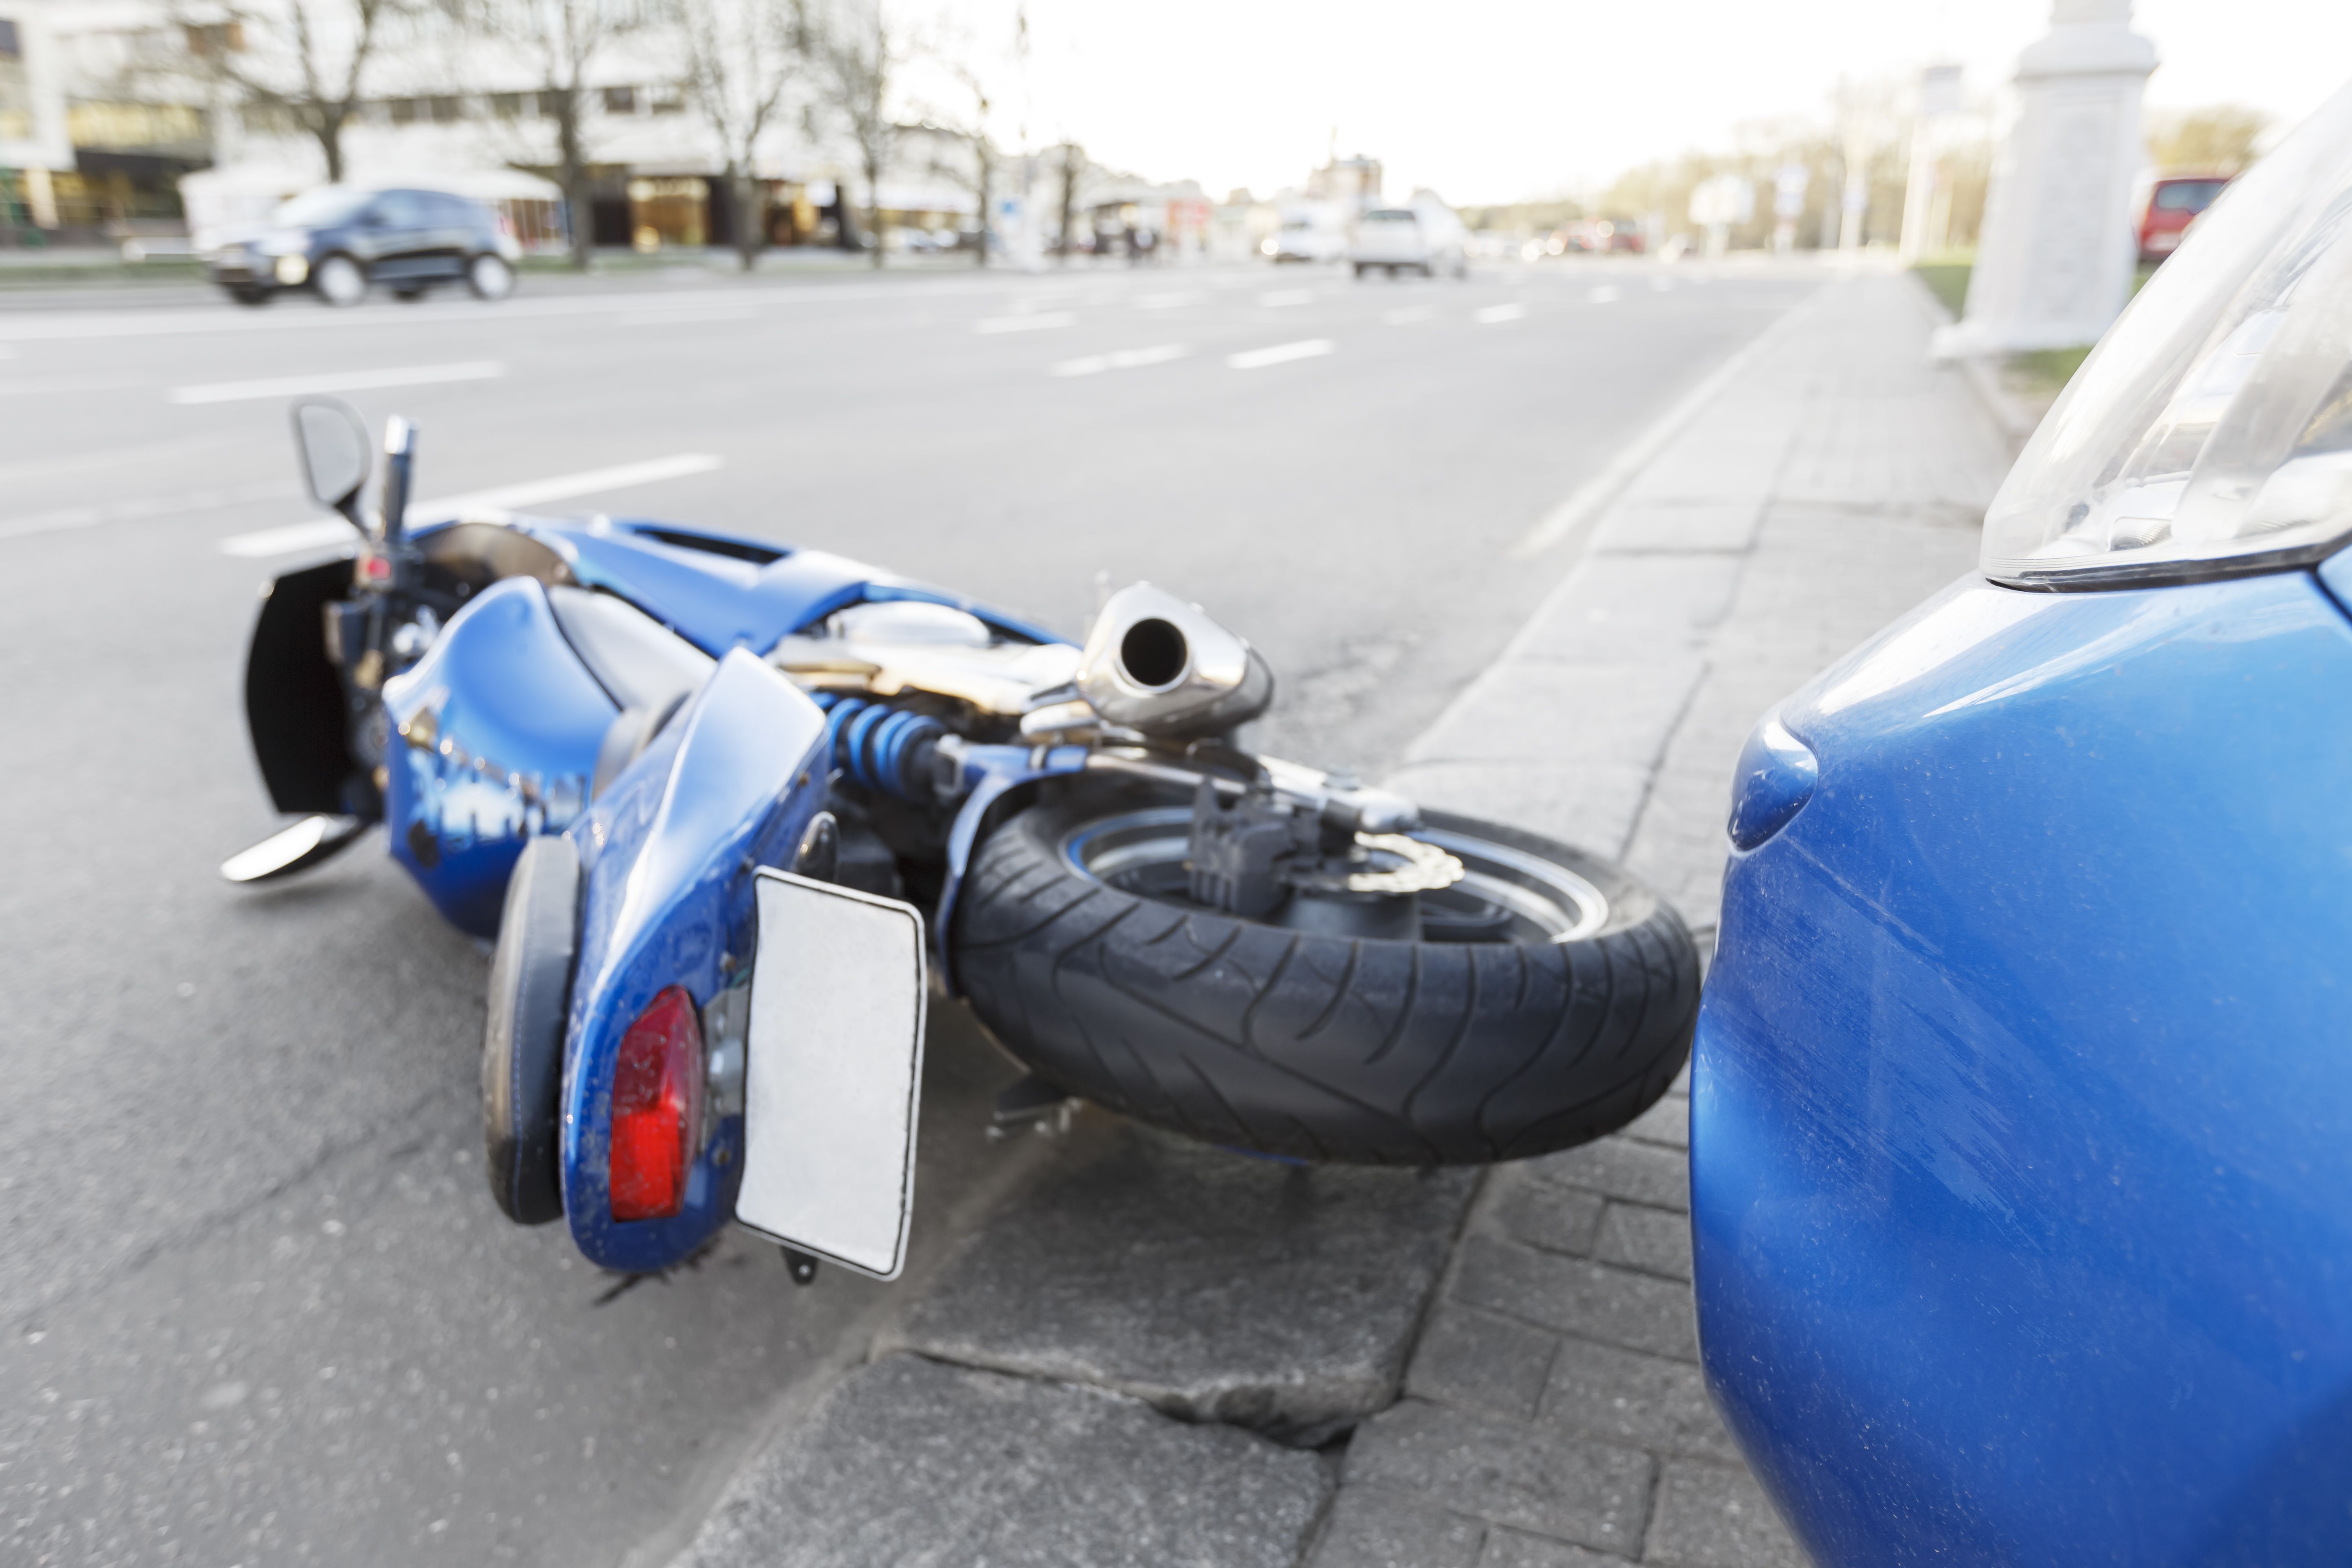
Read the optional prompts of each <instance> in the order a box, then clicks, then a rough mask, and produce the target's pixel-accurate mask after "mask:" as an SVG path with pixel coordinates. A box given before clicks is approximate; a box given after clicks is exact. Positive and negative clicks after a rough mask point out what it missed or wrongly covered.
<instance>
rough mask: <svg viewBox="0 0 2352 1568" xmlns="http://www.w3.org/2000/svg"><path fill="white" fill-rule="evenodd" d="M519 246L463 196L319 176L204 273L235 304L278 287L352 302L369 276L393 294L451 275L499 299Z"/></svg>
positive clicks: (510, 281) (417, 294)
mask: <svg viewBox="0 0 2352 1568" xmlns="http://www.w3.org/2000/svg"><path fill="white" fill-rule="evenodd" d="M519 255H520V247H519V246H518V245H516V243H515V241H514V239H513V237H511V236H509V234H508V233H507V232H506V231H505V229H504V228H502V227H501V226H499V219H498V217H497V216H496V215H494V214H493V213H492V212H491V211H490V209H489V208H488V207H486V206H484V205H482V204H481V203H479V202H476V201H469V200H467V198H466V197H464V196H457V195H450V194H448V193H447V192H446V191H414V190H393V191H362V190H353V189H352V187H350V186H348V185H322V186H320V188H319V189H317V190H315V191H305V192H303V193H302V194H301V195H299V196H296V197H294V198H293V199H292V200H290V201H289V202H286V203H285V204H284V205H280V206H279V207H278V210H277V211H276V212H274V213H272V214H270V215H269V225H268V228H267V229H266V230H264V231H263V232H262V233H261V234H259V235H258V236H257V237H252V238H249V239H245V240H239V241H233V242H231V243H230V244H228V245H226V246H224V247H221V249H220V250H219V251H218V252H217V253H215V256H214V257H213V259H212V278H213V281H214V282H215V283H217V284H219V285H220V286H221V287H222V288H224V289H227V290H228V292H229V297H230V298H232V299H234V300H236V301H237V302H238V303H239V304H243V305H259V304H264V303H267V302H268V300H270V299H271V298H272V297H273V296H275V295H276V294H278V292H279V291H280V290H282V289H310V290H311V291H312V292H314V293H316V294H317V295H318V296H319V298H320V299H321V300H325V301H326V302H327V303H328V304H330V305H356V304H358V303H359V302H360V300H362V299H363V298H365V297H366V294H367V291H368V285H369V284H371V283H381V284H383V286H384V287H386V288H387V289H391V290H392V292H393V295H394V298H396V299H401V300H415V299H420V298H422V297H423V295H424V293H425V290H426V289H430V288H432V287H433V286H434V285H435V284H436V283H458V282H462V283H464V284H465V285H466V286H467V288H469V289H472V290H473V291H474V293H475V294H476V295H477V296H478V297H479V298H481V299H484V300H503V299H505V298H506V297H507V295H508V294H509V293H511V292H513V290H514V279H515V273H514V263H515V259H516V258H517V257H518V256H519Z"/></svg>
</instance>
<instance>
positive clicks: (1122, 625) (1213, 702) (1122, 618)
mask: <svg viewBox="0 0 2352 1568" xmlns="http://www.w3.org/2000/svg"><path fill="white" fill-rule="evenodd" d="M1077 687H1078V693H1079V695H1080V696H1082V697H1084V698H1085V699H1086V700H1087V702H1088V703H1089V704H1091V705H1092V706H1093V708H1094V710H1095V711H1096V712H1097V713H1099V714H1101V715H1102V718H1103V721H1104V722H1106V723H1109V724H1117V725H1120V726H1122V727H1124V728H1126V729H1129V730H1134V731H1139V732H1141V733H1143V734H1146V735H1154V736H1161V737H1167V738H1171V739H1174V738H1181V737H1185V736H1200V735H1221V734H1225V733H1227V732H1229V731H1233V730H1234V729H1237V728H1238V727H1240V726H1241V725H1243V724H1245V723H1247V722H1249V721H1251V720H1252V719H1255V718H1256V717H1257V716H1258V715H1259V714H1261V713H1263V712H1265V709H1266V704H1268V703H1269V702H1272V701H1273V700H1274V671H1273V669H1272V668H1270V667H1268V665H1267V664H1266V662H1265V656H1264V655H1262V654H1260V653H1259V652H1258V651H1257V650H1256V649H1255V648H1254V647H1250V645H1249V644H1248V643H1247V642H1245V641H1244V640H1243V639H1242V638H1241V637H1238V636H1236V635H1235V634H1234V633H1233V632H1230V631H1228V630H1226V629H1225V628H1224V627H1223V626H1219V625H1218V624H1217V623H1216V622H1215V621H1213V620H1211V619H1210V618H1209V616H1208V614H1207V612H1205V611H1204V610H1202V608H1201V606H1200V605H1193V604H1188V603H1186V602H1185V601H1184V600H1182V599H1180V598H1178V597H1176V596H1175V595H1173V594H1168V593H1163V592H1162V591H1160V589H1158V588H1155V587H1153V586H1152V585H1151V584H1149V583H1137V584H1132V585H1130V586H1129V587H1125V588H1121V589H1120V590H1119V591H1118V593H1116V594H1113V595H1111V596H1110V597H1109V598H1108V600H1106V601H1104V604H1103V607H1102V613H1101V614H1099V615H1097V616H1096V617H1095V624H1094V626H1093V627H1092V629H1090V630H1089V631H1088V632H1087V646H1086V651H1085V653H1084V654H1083V655H1082V656H1081V658H1079V661H1078V679H1077Z"/></svg>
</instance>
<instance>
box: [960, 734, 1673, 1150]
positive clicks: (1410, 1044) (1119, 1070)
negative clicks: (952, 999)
mask: <svg viewBox="0 0 2352 1568" xmlns="http://www.w3.org/2000/svg"><path fill="white" fill-rule="evenodd" d="M1189 818H1190V811H1189V808H1188V807H1187V806H1186V805H1184V804H1183V803H1181V801H1179V800H1176V799H1173V798H1171V796H1170V795H1167V794H1165V793H1155V792H1152V791H1150V790H1149V789H1145V788H1139V787H1137V786H1135V785H1132V784H1128V783H1125V782H1124V781H1120V782H1108V781H1104V780H1101V779H1099V778H1096V779H1082V780H1078V781H1075V782H1073V783H1070V784H1055V785H1048V786H1046V789H1045V793H1044V794H1043V795H1041V797H1040V798H1039V799H1038V800H1037V802H1036V803H1035V804H1034V805H1030V806H1028V807H1027V808H1025V809H1024V810H1022V811H1020V812H1018V813H1017V814H1015V815H1014V816H1011V817H1010V818H1008V819H1007V820H1005V821H1004V822H1003V825H1002V826H999V827H998V828H997V829H996V830H995V831H994V832H993V833H992V834H991V835H990V836H989V837H988V838H987V839H986V840H985V841H984V842H983V843H982V846H981V847H980V848H979V850H978V852H977V853H976V854H975V855H974V857H973V859H972V863H971V868H970V869H969V871H968V872H967V874H966V877H965V879H964V881H963V884H962V888H961V892H960V894H959V897H958V900H957V903H956V908H955V912H954V917H953V919H954V924H953V930H952V941H951V943H950V947H951V953H952V959H953V963H954V966H955V975H956V978H957V980H958V982H959V983H960V984H961V987H962V989H963V991H964V993H965V994H966V996H967V997H968V998H969V1000H970V1002H971V1005H972V1008H973V1009H974V1011H975V1012H977V1013H978V1014H979V1016H980V1017H981V1019H982V1022H983V1023H985V1024H986V1025H987V1026H988V1027H989V1029H990V1030H991V1031H992V1033H993V1034H994V1035H995V1036H996V1037H997V1038H998V1039H999V1040H1000V1041H1001V1042H1002V1043H1003V1046H1004V1047H1006V1048H1007V1049H1008V1050H1010V1051H1011V1052H1012V1053H1013V1055H1014V1056H1016V1057H1018V1058H1021V1059H1022V1060H1023V1061H1024V1063H1026V1064H1027V1065H1028V1066H1029V1067H1030V1068H1032V1070H1034V1072H1035V1073H1036V1074H1037V1075H1038V1076H1039V1077H1041V1078H1043V1079H1045V1080H1047V1081H1048V1082H1050V1083H1052V1084H1054V1085H1055V1086H1056V1087H1058V1088H1061V1089H1066V1090H1067V1091H1069V1092H1070V1093H1072V1094H1076V1095H1078V1096H1082V1097H1083V1098H1085V1099H1087V1100H1094V1101H1096V1102H1097V1103H1099V1104H1102V1105H1104V1106H1107V1107H1109V1108H1110V1109H1112V1110H1117V1111H1119V1112H1121V1113H1123V1114H1125V1115H1128V1116H1131V1117H1133V1118H1135V1119H1136V1120H1138V1121H1146V1122H1150V1123H1151V1124H1152V1125H1154V1126H1158V1127H1162V1128H1166V1129H1168V1130H1170V1131H1177V1132H1182V1133H1186V1134H1189V1135H1191V1136H1192V1137H1195V1138H1199V1139H1201V1140H1203V1141H1204V1142H1212V1143H1218V1144H1223V1145H1226V1146H1230V1147H1238V1148H1244V1149H1249V1150H1255V1151H1257V1152H1263V1153H1267V1154H1275V1155H1281V1156H1286V1157H1290V1158H1295V1159H1300V1160H1310V1161H1341V1162H1349V1163H1373V1164H1401V1165H1445V1164H1479V1163H1490V1162H1494V1161H1499V1160H1512V1159H1523V1158H1526V1157H1528V1156H1530V1155H1535V1154H1542V1153H1547V1152H1550V1151H1552V1150H1556V1149H1564V1148H1568V1147H1570V1146H1571V1145H1574V1144H1578V1143H1583V1142H1590V1141H1591V1140H1592V1139H1595V1138H1599V1137H1601V1136H1602V1135H1604V1134H1606V1133H1609V1132H1613V1131H1616V1130H1617V1129H1619V1128H1620V1127H1622V1126H1624V1125H1625V1124H1626V1123H1627V1122H1629V1121H1633V1119H1634V1118H1635V1117H1637V1116H1639V1115H1640V1114H1641V1113H1642V1112H1643V1111H1644V1110H1648V1109H1649V1108H1650V1106H1651V1105H1653V1104H1654V1103H1655V1102H1656V1100H1658V1099H1659V1098H1660V1097H1661V1096H1662V1095H1664V1093H1665V1091H1666V1089H1667V1088H1668V1086H1670V1085H1671V1084H1672V1083H1673V1081H1674V1079H1675V1074H1677V1073H1678V1072H1680V1071H1681V1069H1682V1066H1683V1063H1684V1062H1685V1060H1686V1059H1687V1058H1688V1057H1689V1054H1690V1040H1691V1030H1692V1026H1693V1025H1694V1024H1695V1023H1696V1019H1697V1016H1698V994H1699V964H1698V952H1697V949H1696V945H1695V944H1694V943H1693V942H1692V940H1691V935H1690V932H1689V931H1688V929H1687V928H1686V927H1685V925H1684V924H1683V922H1682V920H1681V918H1680V917H1679V916H1677V915H1676V914H1675V910H1674V909H1673V907H1672V906H1671V905H1669V904H1667V903H1666V901H1665V900H1664V899H1662V898H1660V897H1659V896H1658V895H1657V894H1656V893H1655V892H1654V891H1652V890H1651V889H1649V888H1647V887H1646V886H1644V885H1643V883H1642V882H1641V881H1640V880H1639V879H1636V878H1634V877H1633V875H1632V874H1630V873H1629V872H1627V871H1626V870H1625V869H1624V868H1622V867H1620V866H1617V865H1615V864H1613V863H1612V862H1610V861H1608V860H1605V859H1602V858H1600V857H1598V856H1594V855H1590V854H1587V853H1586V852H1584V851H1582V850H1580V849H1576V848H1573V847H1570V846H1568V845H1565V844H1560V843H1558V842H1556V841H1554V840H1552V839H1549V838H1545V837H1539V836H1538V835H1536V834H1531V833H1523V832H1520V831H1518V830H1517V829H1516V828H1511V827H1505V826H1499V825H1496V824H1493V823H1486V822H1479V821H1476V820H1475V819H1472V818H1468V817H1458V816H1446V815H1444V814H1441V813H1436V812H1430V813H1425V814H1424V821H1423V827H1422V828H1421V829H1419V830H1417V831H1416V833H1415V835H1414V837H1420V838H1423V839H1424V840H1426V841H1429V842H1433V843H1436V844H1437V845H1438V846H1439V847H1443V848H1445V849H1446V850H1448V851H1449V852H1450V853H1453V854H1454V855H1455V856H1456V858H1460V859H1462V860H1463V862H1464V864H1465V867H1466V868H1468V871H1469V873H1470V874H1469V875H1468V876H1467V877H1465V880H1464V881H1463V882H1462V883H1460V884H1457V885H1456V887H1455V888H1454V889H1448V890H1446V891H1445V892H1444V893H1442V894H1433V893H1423V894H1421V895H1419V899H1420V904H1421V911H1420V915H1419V917H1418V918H1419V921H1420V924H1419V928H1418V929H1419V931H1420V936H1419V939H1418V940H1394V939H1382V938H1374V937H1363V936H1348V935H1343V934H1333V933H1330V932H1328V931H1317V930H1307V929H1294V928H1293V927H1290V926H1286V925H1283V924H1278V923H1273V922H1274V921H1277V920H1280V919H1281V918H1283V916H1282V914H1281V911H1276V914H1275V915H1274V916H1272V917H1270V918H1269V919H1268V920H1247V919H1243V918H1240V917H1237V916H1234V915H1230V914H1225V913H1223V912H1221V911H1219V910H1213V909H1210V908H1207V907H1204V906H1202V905H1200V904H1196V903H1193V902H1192V901H1191V900H1189V899H1188V898H1187V897H1185V896H1184V891H1183V889H1184V887H1185V879H1184V873H1183V871H1182V857H1183V853H1184V849H1183V846H1184V844H1185V841H1186V833H1187V828H1188V825H1189ZM1298 896H1299V897H1304V896H1305V895H1298Z"/></svg>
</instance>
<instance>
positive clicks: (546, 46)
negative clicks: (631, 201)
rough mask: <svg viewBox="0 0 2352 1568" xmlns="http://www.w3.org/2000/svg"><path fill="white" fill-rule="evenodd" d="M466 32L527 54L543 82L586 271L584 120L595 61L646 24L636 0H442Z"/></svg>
mask: <svg viewBox="0 0 2352 1568" xmlns="http://www.w3.org/2000/svg"><path fill="white" fill-rule="evenodd" d="M445 4H446V8H447V9H448V10H449V11H450V12H451V13H452V14H453V15H454V16H456V17H457V21H458V23H459V25H460V26H462V27H464V28H465V30H466V31H467V32H468V33H470V34H473V35H475V36H478V37H484V38H489V39H494V40H496V41H498V42H499V43H500V44H502V45H505V46H506V47H509V48H512V49H514V50H516V51H517V52H519V53H520V54H521V55H523V56H524V57H525V58H528V59H529V60H530V63H531V66H532V68H533V69H534V71H535V72H536V73H537V74H538V76H539V79H541V81H542V82H544V83H545V84H546V85H545V86H544V87H543V88H542V89H541V90H540V93H539V106H538V107H539V111H540V113H541V114H544V115H549V116H550V117H551V118H552V119H553V120H554V121H555V158H556V163H558V164H559V165H560V168H559V171H558V177H559V181H560V183H561V184H562V186H563V205H564V207H565V210H566V211H568V212H569V213H570V214H571V217H572V222H571V232H572V266H573V267H574V268H578V269H579V270H580V271H583V272H585V271H587V270H588V263H589V258H590V256H591V255H592V253H593V249H594V246H595V242H596V236H595V224H594V221H593V212H594V202H595V194H594V192H593V190H592V189H591V188H590V186H589V183H588V141H587V136H586V133H585V129H584V127H583V123H582V122H583V118H584V116H585V113H586V110H587V107H588V95H589V92H590V91H591V90H592V89H590V87H589V85H588V79H589V74H590V72H591V71H593V69H594V68H595V65H596V62H597V60H598V58H600V57H601V56H602V55H603V54H604V52H605V51H606V50H607V49H608V48H610V47H612V46H614V44H616V43H620V42H623V41H624V40H625V38H626V37H627V36H628V35H629V34H631V33H634V32H635V31H636V30H637V29H638V28H639V27H640V26H643V25H644V23H645V18H646V9H645V7H644V6H643V5H639V4H636V3H635V0H445Z"/></svg>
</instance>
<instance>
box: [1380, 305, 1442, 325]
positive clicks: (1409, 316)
mask: <svg viewBox="0 0 2352 1568" xmlns="http://www.w3.org/2000/svg"><path fill="white" fill-rule="evenodd" d="M1436 314H1437V308H1436V307H1435V306H1434V305H1407V306H1405V307H1404V308H1403V309H1402V310H1391V311H1389V312H1388V313H1387V314H1386V315H1384V316H1382V317H1381V321H1385V322H1387V323H1388V324H1389V325H1390V326H1391V327H1409V326H1411V325H1412V324H1413V323H1414V322H1415V321H1429V320H1430V319H1431V318H1433V317H1434V316H1435V315H1436Z"/></svg>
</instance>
